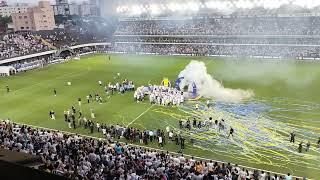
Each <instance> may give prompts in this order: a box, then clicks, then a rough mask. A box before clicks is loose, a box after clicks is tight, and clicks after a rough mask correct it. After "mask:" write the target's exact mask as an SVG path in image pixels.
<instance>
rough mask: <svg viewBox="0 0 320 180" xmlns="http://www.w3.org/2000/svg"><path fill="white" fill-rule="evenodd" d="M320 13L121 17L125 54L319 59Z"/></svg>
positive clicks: (119, 35)
mask: <svg viewBox="0 0 320 180" xmlns="http://www.w3.org/2000/svg"><path fill="white" fill-rule="evenodd" d="M319 29H320V17H248V18H244V17H239V18H236V17H233V18H194V19H192V20H137V21H121V22H120V24H119V26H118V29H117V31H116V32H115V36H114V41H115V44H116V45H115V50H116V51H120V52H126V53H137V52H145V53H156V54H194V55H221V56H245V57H250V56H268V57H284V58H319V47H320V45H319V43H320V39H319V37H318V36H317V35H320V31H319Z"/></svg>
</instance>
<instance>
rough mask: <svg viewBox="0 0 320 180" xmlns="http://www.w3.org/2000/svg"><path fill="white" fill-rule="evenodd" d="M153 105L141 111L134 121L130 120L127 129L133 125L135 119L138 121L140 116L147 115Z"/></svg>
mask: <svg viewBox="0 0 320 180" xmlns="http://www.w3.org/2000/svg"><path fill="white" fill-rule="evenodd" d="M154 105H155V104H153V105H152V106H150V107H149V108H148V109H146V110H145V111H143V112H142V113H141V114H140V115H139V116H137V117H136V118H135V119H134V120H132V121H131V122H129V123H128V124H127V127H129V126H130V125H131V124H132V123H134V122H135V121H136V120H137V119H139V118H140V117H141V116H143V115H144V114H145V113H147V112H148V111H149V110H150V109H151V108H152V107H153V106H154Z"/></svg>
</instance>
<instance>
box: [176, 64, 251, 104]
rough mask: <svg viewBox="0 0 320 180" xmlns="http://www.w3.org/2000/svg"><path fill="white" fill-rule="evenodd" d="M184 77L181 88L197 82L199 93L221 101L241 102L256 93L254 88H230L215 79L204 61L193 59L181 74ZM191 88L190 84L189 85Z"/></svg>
mask: <svg viewBox="0 0 320 180" xmlns="http://www.w3.org/2000/svg"><path fill="white" fill-rule="evenodd" d="M179 77H184V79H183V80H182V81H181V83H180V88H181V89H182V88H184V87H185V86H186V85H191V84H192V83H195V84H196V86H197V90H198V94H199V95H201V96H204V97H206V98H214V99H216V100H219V101H227V102H240V101H242V100H245V99H248V98H250V97H252V96H253V95H254V93H253V91H252V90H242V89H230V88H225V87H223V85H222V84H221V83H220V82H219V81H217V80H215V79H214V78H213V77H212V76H211V75H210V74H208V73H207V67H206V65H205V64H204V63H203V62H200V61H195V60H192V61H191V62H190V63H189V64H188V65H187V66H186V67H185V69H184V70H182V71H181V72H180V74H179ZM189 88H190V86H189Z"/></svg>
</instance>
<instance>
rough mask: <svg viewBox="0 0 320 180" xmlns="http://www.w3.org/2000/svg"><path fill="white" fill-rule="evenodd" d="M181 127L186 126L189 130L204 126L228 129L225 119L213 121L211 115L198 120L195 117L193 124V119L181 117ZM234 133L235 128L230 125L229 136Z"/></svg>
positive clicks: (222, 129)
mask: <svg viewBox="0 0 320 180" xmlns="http://www.w3.org/2000/svg"><path fill="white" fill-rule="evenodd" d="M179 127H180V129H183V128H186V129H188V130H191V128H198V129H201V128H203V127H209V128H215V129H217V130H218V132H221V131H225V130H226V124H225V120H224V119H221V120H220V121H218V120H215V121H213V119H212V117H209V119H206V120H204V121H201V120H197V118H196V117H194V118H193V121H192V125H191V121H190V119H189V118H188V119H187V120H182V119H181V120H179ZM233 134H234V129H233V128H232V127H231V126H230V127H229V134H228V138H229V137H230V136H232V137H233Z"/></svg>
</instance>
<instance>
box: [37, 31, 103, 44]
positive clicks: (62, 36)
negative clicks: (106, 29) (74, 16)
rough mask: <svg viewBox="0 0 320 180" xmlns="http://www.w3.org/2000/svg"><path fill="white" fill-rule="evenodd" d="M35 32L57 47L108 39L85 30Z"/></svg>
mask: <svg viewBox="0 0 320 180" xmlns="http://www.w3.org/2000/svg"><path fill="white" fill-rule="evenodd" d="M36 34H37V35H38V36H40V37H41V38H43V39H44V40H46V41H47V42H48V43H50V44H52V45H53V46H55V47H57V48H60V47H65V46H75V45H79V44H86V43H96V42H107V41H108V40H109V38H108V37H107V36H97V35H96V34H93V33H90V32H87V31H80V32H72V31H64V30H55V31H43V32H36Z"/></svg>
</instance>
